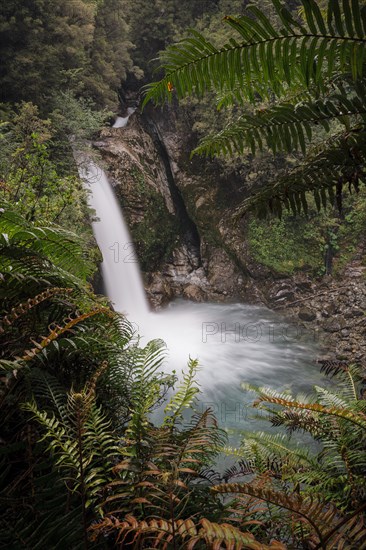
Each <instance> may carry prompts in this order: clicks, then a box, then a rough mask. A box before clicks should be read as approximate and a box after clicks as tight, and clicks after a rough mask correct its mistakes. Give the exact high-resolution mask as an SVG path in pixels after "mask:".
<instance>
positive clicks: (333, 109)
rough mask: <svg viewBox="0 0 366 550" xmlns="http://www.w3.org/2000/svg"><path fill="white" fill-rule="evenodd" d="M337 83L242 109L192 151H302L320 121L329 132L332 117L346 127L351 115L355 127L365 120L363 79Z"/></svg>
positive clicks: (310, 140)
mask: <svg viewBox="0 0 366 550" xmlns="http://www.w3.org/2000/svg"><path fill="white" fill-rule="evenodd" d="M338 86H339V87H338V89H336V90H335V91H332V93H331V94H327V95H326V96H325V97H324V98H321V99H315V100H311V101H307V102H302V103H298V104H292V103H281V104H280V105H275V106H273V107H270V108H268V109H260V110H257V111H255V112H254V113H253V114H251V113H244V114H242V115H241V116H240V117H239V119H238V121H236V122H234V123H232V124H230V125H229V126H228V127H227V128H225V129H223V130H222V131H220V132H219V133H217V134H214V135H211V136H207V137H204V138H203V139H202V140H201V142H200V144H199V146H198V147H196V149H194V150H193V153H192V154H205V155H209V156H216V155H220V154H223V155H232V154H234V153H236V154H239V155H242V154H243V153H244V152H245V151H246V150H248V149H249V150H250V151H251V152H252V153H253V154H255V153H256V151H257V149H259V150H260V151H262V150H263V147H266V148H267V149H270V150H272V152H273V153H274V154H276V153H277V152H280V151H286V152H288V153H292V152H294V151H301V152H302V153H303V154H306V151H307V146H308V144H309V143H311V142H312V140H313V127H314V126H317V127H318V126H319V125H321V126H323V128H324V130H325V131H326V132H329V130H330V123H331V122H332V121H334V120H339V121H340V122H343V123H344V124H345V125H347V127H348V125H349V124H350V120H349V119H350V118H352V117H353V118H355V117H356V119H355V122H356V124H357V125H358V127H359V128H360V126H361V124H362V125H365V123H366V103H365V95H366V87H365V82H364V81H363V80H361V79H360V80H359V81H358V82H357V86H356V87H355V86H353V88H352V86H351V88H350V89H349V90H347V91H346V90H345V88H344V84H343V83H341V84H339V85H338ZM352 92H353V93H354V95H351V94H352Z"/></svg>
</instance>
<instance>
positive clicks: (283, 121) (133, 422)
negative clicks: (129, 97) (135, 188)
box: [0, 0, 366, 550]
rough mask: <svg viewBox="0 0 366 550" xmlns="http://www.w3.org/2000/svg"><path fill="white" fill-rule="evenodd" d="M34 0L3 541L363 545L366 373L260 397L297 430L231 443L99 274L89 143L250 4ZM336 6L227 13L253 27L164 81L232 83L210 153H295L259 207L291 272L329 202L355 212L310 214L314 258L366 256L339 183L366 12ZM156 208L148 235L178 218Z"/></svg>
mask: <svg viewBox="0 0 366 550" xmlns="http://www.w3.org/2000/svg"><path fill="white" fill-rule="evenodd" d="M22 4H23V5H21V3H19V2H16V1H15V0H11V1H9V2H8V3H7V4H3V5H2V6H1V8H0V40H1V42H0V48H1V56H2V66H1V69H0V88H1V94H2V95H1V101H2V102H3V104H2V105H1V122H2V124H1V126H0V139H1V145H2V148H1V153H0V176H1V177H0V196H1V202H0V206H1V208H0V282H1V286H0V303H1V306H0V308H1V311H0V316H1V317H0V414H1V436H0V464H1V474H0V508H1V514H0V517H1V519H0V546H4V547H5V548H7V549H9V550H18V549H20V548H25V549H29V550H36V549H39V550H44V549H45V548H55V549H59V550H63V549H65V548H70V549H73V550H74V549H75V550H77V549H79V548H84V549H86V548H121V549H122V548H126V547H127V548H136V549H140V548H146V549H147V548H161V549H162V550H177V549H178V548H187V549H194V548H195V549H197V550H198V549H203V548H209V549H212V550H215V549H219V548H220V549H221V548H223V549H224V548H226V549H227V550H232V549H235V550H240V549H245V548H247V549H254V550H257V549H258V550H259V549H264V550H265V549H267V548H268V549H273V550H276V549H277V550H283V549H285V548H289V549H302V548H306V549H323V550H328V549H329V550H330V549H333V548H334V549H335V548H338V549H346V548H348V549H350V550H351V549H353V548H366V526H365V510H366V500H365V489H366V487H365V479H366V478H365V475H366V445H365V442H366V405H365V403H366V402H365V399H364V397H365V395H364V380H365V379H364V372H363V370H362V368H361V367H359V366H355V365H348V364H344V363H342V364H339V363H338V364H332V363H326V364H325V365H324V370H325V372H326V374H327V375H328V381H327V382H325V384H324V387H317V388H315V391H314V394H313V395H311V396H306V397H304V396H297V397H294V396H292V395H290V394H289V393H278V392H275V391H273V390H271V389H268V388H248V387H245V389H246V390H248V389H249V390H251V391H255V392H256V394H257V398H256V401H255V403H254V406H255V408H257V409H258V408H260V409H262V412H263V410H264V411H265V414H266V417H267V418H268V420H269V422H270V423H271V424H272V426H273V427H275V428H276V429H277V430H278V429H282V431H280V432H278V431H277V433H276V434H275V435H270V434H268V433H266V434H264V433H256V434H246V435H245V436H244V438H243V441H242V443H241V445H240V447H239V448H238V449H228V448H226V447H225V444H226V437H225V433H224V432H223V431H222V430H220V428H219V427H218V425H217V422H216V419H215V418H214V415H213V414H212V411H210V410H205V411H200V412H198V411H197V410H196V408H197V407H196V398H197V396H198V393H199V390H198V386H197V384H196V382H195V375H196V372H197V369H198V365H197V362H196V361H192V360H190V361H189V363H188V367H187V369H186V371H185V372H184V373H183V375H182V379H181V382H180V384H179V385H178V386H177V387H176V388H175V389H174V390H173V389H172V388H173V387H174V386H175V385H176V384H177V380H176V377H175V376H174V375H173V376H171V375H166V374H164V372H163V364H164V359H165V346H164V343H163V342H162V341H160V340H156V341H152V342H149V343H148V344H147V345H146V346H145V347H144V348H142V347H141V346H140V345H139V341H138V337H137V335H135V334H134V333H133V330H132V327H131V325H130V324H129V322H128V320H126V319H125V318H124V317H123V316H122V315H120V314H118V313H116V312H114V311H113V310H112V309H111V308H110V306H109V304H108V302H107V299H106V298H104V297H102V296H97V295H96V294H95V293H94V292H93V289H92V286H91V283H90V281H91V279H92V277H93V274H94V271H95V262H94V259H93V255H94V254H95V251H93V250H91V249H90V243H91V237H90V230H89V229H85V228H86V227H88V214H89V213H88V210H87V207H86V204H85V196H84V194H83V191H82V188H81V186H80V183H79V179H78V178H77V174H76V168H75V165H74V164H73V163H72V162H71V147H70V142H72V143H76V144H78V143H79V142H80V140H83V139H85V138H88V137H90V136H92V135H93V134H94V133H95V132H96V131H97V129H98V128H99V126H100V124H101V123H102V122H103V120H105V118H106V117H107V116H108V115H107V113H106V111H103V109H102V108H104V107H106V106H110V105H114V104H115V101H116V99H115V98H116V94H117V92H118V91H119V89H120V85H121V82H122V81H124V80H125V79H128V78H131V79H132V77H134V78H142V77H143V75H145V78H146V77H148V76H149V75H150V74H151V68H150V67H151V66H150V64H149V63H148V62H147V60H148V59H149V58H150V57H154V56H155V55H156V53H157V50H159V49H161V48H164V47H165V46H166V45H167V44H168V43H170V42H172V41H173V39H174V38H176V37H179V38H180V36H181V34H182V32H183V31H182V28H183V27H185V26H187V25H188V24H191V23H192V21H193V22H194V21H198V25H199V26H201V28H202V27H204V26H205V24H206V23H207V25H208V27H209V28H210V29H211V30H212V31H215V32H216V29H217V28H218V25H217V21H218V19H219V18H220V17H221V15H222V12H223V10H224V9H225V10H226V9H232V10H233V11H234V12H238V13H240V12H241V11H242V7H243V6H242V4H243V3H242V2H240V1H235V2H232V3H230V2H227V1H226V0H221V1H215V2H203V1H202V2H194V1H193V0H181V1H180V2H176V1H174V2H171V3H168V4H167V3H164V2H162V1H161V0H155V1H154V2H151V3H149V2H140V1H137V2H134V3H133V4H132V2H127V1H126V0H100V1H94V0H66V1H63V2H61V3H57V2H55V1H53V0H51V1H49V2H43V1H41V0H35V1H33V2H25V3H24V2H23V3H22ZM289 4H290V3H289ZM294 4H295V3H294ZM291 6H292V4H291ZM321 8H322V9H319V7H318V4H317V3H316V2H314V1H313V0H303V2H302V10H301V11H300V13H298V12H297V11H296V10H292V9H291V10H289V9H287V8H286V7H285V6H284V5H283V4H281V3H280V1H279V0H273V2H272V4H270V5H266V6H265V10H264V11H262V10H259V9H258V8H257V7H252V8H251V11H250V12H249V13H250V15H249V16H247V15H242V16H241V17H236V16H235V17H234V16H227V17H226V18H225V19H226V21H227V22H228V23H229V28H228V31H229V35H230V34H231V32H232V31H235V32H236V33H237V34H236V35H235V36H236V37H234V36H228V37H227V39H226V40H227V42H226V43H225V45H224V46H222V47H221V46H217V45H216V43H215V44H213V43H211V42H209V41H208V40H207V39H206V38H204V36H202V35H201V34H198V33H197V32H193V33H192V34H191V35H190V37H189V38H186V39H185V40H184V41H183V42H180V43H179V44H178V45H175V46H172V47H171V48H170V49H168V50H167V52H166V53H165V54H163V61H164V65H165V70H166V71H167V74H166V76H165V77H164V78H163V79H162V80H161V81H160V82H159V83H157V84H153V85H150V86H149V87H148V90H149V93H148V98H150V97H153V98H155V99H157V100H160V99H164V98H166V97H168V98H171V97H173V95H178V96H179V97H183V96H185V95H187V93H188V94H191V93H193V92H195V93H197V95H198V96H200V95H201V94H202V93H203V92H204V91H205V90H206V89H210V90H211V92H212V89H213V90H214V92H215V94H216V95H217V99H218V102H219V104H220V106H230V107H231V109H232V111H231V115H230V116H231V119H232V123H231V125H230V126H229V127H228V128H226V129H224V130H222V131H219V133H218V134H216V135H215V136H212V137H210V138H207V139H204V140H203V141H202V142H201V145H200V146H199V148H198V152H202V151H203V152H208V153H209V154H217V153H220V152H224V153H226V152H231V151H232V150H237V151H238V152H239V153H240V154H242V153H243V152H244V151H245V150H246V149H247V148H248V146H249V149H251V150H252V153H255V152H256V151H257V149H259V150H260V149H262V148H263V149H265V148H266V149H270V150H272V151H273V152H274V153H276V152H278V151H282V150H284V151H287V152H291V153H292V152H293V151H296V155H295V158H296V162H298V165H297V166H296V167H295V168H294V169H293V170H292V172H291V173H288V174H286V175H285V176H284V178H283V179H279V180H278V181H277V182H276V183H275V184H274V185H272V184H271V185H269V186H268V187H266V188H264V189H263V190H261V191H260V193H259V194H258V195H257V196H256V197H254V199H253V198H252V199H250V201H249V203H250V204H255V205H256V206H257V207H258V208H259V209H262V207H264V209H265V210H266V209H267V205H268V200H269V206H270V209H271V210H272V211H274V212H275V213H277V214H281V211H282V206H281V205H282V203H283V204H284V205H285V206H287V209H288V212H287V213H286V214H285V215H284V216H283V218H282V220H277V221H273V222H271V223H272V226H271V227H272V230H273V233H274V234H275V235H276V239H275V242H276V246H277V247H278V249H280V248H282V253H283V257H282V258H281V257H280V256H279V255H278V261H279V262H280V261H282V263H281V265H279V266H277V267H278V270H280V271H281V270H282V271H283V270H286V268H287V269H288V271H291V269H292V268H293V267H296V265H295V266H293V264H291V262H294V261H295V262H296V261H297V262H298V263H301V261H302V260H303V258H302V256H303V253H302V252H303V250H302V249H301V247H300V244H301V243H299V240H296V239H298V237H299V236H298V233H296V234H295V235H294V237H293V240H292V241H291V240H289V239H288V231H289V228H291V227H293V225H294V224H299V222H298V221H297V220H294V215H295V214H299V212H303V211H305V213H307V214H308V215H310V216H312V215H313V214H314V215H315V212H316V210H318V209H320V207H322V206H324V205H325V204H326V203H327V202H329V200H328V199H330V200H331V202H332V204H333V203H335V204H338V206H339V208H340V209H342V208H343V215H344V218H345V220H344V221H345V223H343V220H342V223H341V221H340V220H341V218H339V217H334V216H333V217H327V215H326V214H322V216H321V217H320V218H319V220H320V221H318V223H317V225H313V226H311V227H310V226H309V225H307V226H305V219H304V218H302V221H301V224H303V225H302V227H303V232H304V235H303V236H304V238H308V239H309V240H310V241H311V242H312V243H314V255H316V254H315V253H316V252H317V250H315V248H316V246H319V248H320V249H319V254H322V253H323V252H324V250H325V249H326V247H327V246H333V247H335V246H337V244H339V243H340V242H341V241H342V239H343V241H342V242H345V243H347V245H348V246H352V245H354V241H353V240H352V239H353V238H357V236H358V235H360V234H361V233H362V231H363V229H364V221H365V218H364V216H365V212H364V201H365V199H364V195H362V196H361V198H360V199H359V200H358V202H357V201H355V202H354V203H353V204H352V203H351V200H350V199H347V201H346V202H344V201H341V199H342V194H341V193H342V190H343V187H344V185H345V184H346V183H348V184H349V186H350V188H354V189H355V190H356V191H358V188H359V182H361V181H362V178H363V160H364V153H365V147H364V141H365V132H364V124H365V109H364V101H365V94H364V89H365V82H364V76H363V74H364V67H363V61H364V57H363V56H364V45H365V29H366V24H365V21H366V19H365V14H366V12H365V8H363V7H362V6H360V5H359V2H358V1H357V0H352V1H350V2H349V1H348V0H344V2H342V5H341V4H340V2H338V1H336V0H329V5H328V10H327V11H324V9H323V4H321ZM209 16H210V18H209ZM211 16H212V17H211ZM212 34H213V36H212V38H213V39H214V40H216V39H220V37H221V35H220V33H219V32H218V34H217V36H214V34H215V33H214V32H213V33H212ZM133 47H136V51H135V52H134V51H133ZM97 107H98V108H99V110H98V109H97ZM239 109H240V112H241V118H240V119H239V121H235V120H234V119H235V117H236V115H237V113H238V112H239ZM216 122H217V120H216ZM319 127H320V128H321V130H320V131H319ZM314 174H315V175H314ZM140 183H141V182H140ZM334 186H335V194H334V189H333V188H334ZM308 190H310V191H312V193H313V199H312V201H310V200H309V198H308V197H307V196H306V194H305V192H306V191H308ZM333 195H334V196H333ZM150 199H151V204H152V209H153V211H152V212H151V213H149V214H148V215H147V216H146V220H145V223H146V226H145V227H148V226H149V224H151V225H154V226H155V225H156V218H157V217H159V215H160V211H159V204H160V203H159V202H158V200H157V199H156V197H155V196H151V197H150ZM247 206H248V205H247V204H246V205H245V207H247ZM240 211H241V209H240ZM56 222H57V224H56ZM261 223H262V222H259V221H253V222H251V225H250V239H251V244H252V246H253V245H255V248H256V253H257V254H258V255H261V254H262V256H263V257H262V259H261V261H263V263H265V262H266V261H267V260H268V257H269V252H268V249H269V248H271V247H273V240H272V241H271V242H270V243H269V244H268V242H266V239H265V233H264V227H268V226H263V225H261ZM347 224H348V225H347ZM70 226H71V227H72V229H73V230H74V231H75V232H77V235H76V234H75V233H73V232H71V231H69V230H68V229H66V227H68V228H69V227H70ZM145 227H144V226H142V227H141V229H140V232H141V233H140V241H141V242H140V243H138V244H139V245H140V246H141V248H142V249H143V250H144V252H145V254H146V256H147V261H149V262H151V263H153V261H154V258H155V259H156V256H157V253H159V254H160V253H161V250H160V249H161V243H164V245H165V244H166V243H171V242H173V240H174V231H175V227H174V223H173V221H172V223H171V224H167V227H166V228H165V230H164V232H163V231H162V232H161V234H160V235H159V239H160V240H159V242H148V241H147V239H146V235H145V233H144V231H145ZM348 228H350V229H348ZM83 233H85V234H86V235H83ZM285 235H286V239H287V248H286V246H283V240H284V236H285ZM156 245H158V248H159V250H158V251H156V250H154V246H156ZM289 247H291V248H292V250H291V253H292V256H291V254H290V253H289V251H288V248H289ZM272 251H273V250H272ZM287 253H288V254H289V255H286V254H287ZM150 255H151V256H150ZM294 255H295V256H296V257H295V260H294ZM308 260H309V258H307V261H308ZM268 261H269V262H271V261H272V262H273V259H272V258H270V259H269V260H268ZM317 261H318V260H317V258H314V265H313V266H312V267H313V268H314V270H316V269H318V267H319V266H318V264H317ZM289 262H290V263H289ZM329 378H330V381H329ZM168 391H169V394H170V399H169V400H167V399H165V398H166V394H167V392H168ZM164 402H165V408H164V411H163V412H162V413H161V415H160V416H162V420H161V421H160V422H155V423H153V422H152V418H153V413H154V411H155V410H156V409H157V408H160V411H161V409H162V407H163V403H164ZM297 433H300V434H301V436H303V434H304V433H305V434H307V437H308V439H307V440H306V444H304V443H303V441H304V439H303V437H300V438H299V440H298V442H296V440H295V437H296V434H297ZM220 452H227V453H228V454H231V455H233V456H234V457H236V463H235V464H234V465H233V466H232V467H230V468H229V469H228V470H227V471H225V472H216V471H215V460H216V457H217V455H218V453H220Z"/></svg>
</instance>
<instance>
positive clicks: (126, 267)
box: [79, 156, 149, 321]
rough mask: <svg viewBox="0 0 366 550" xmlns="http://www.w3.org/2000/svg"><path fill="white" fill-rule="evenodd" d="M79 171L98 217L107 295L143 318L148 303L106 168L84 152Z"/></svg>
mask: <svg viewBox="0 0 366 550" xmlns="http://www.w3.org/2000/svg"><path fill="white" fill-rule="evenodd" d="M79 172H80V175H81V177H82V179H83V180H84V182H85V184H86V186H87V188H88V189H89V190H90V193H89V194H88V195H89V196H88V203H89V206H90V207H91V208H93V210H95V212H96V214H97V216H98V220H97V221H93V223H92V225H93V232H94V235H95V238H96V241H97V243H98V246H99V248H100V250H101V253H102V255H103V263H102V274H103V281H104V284H105V288H106V293H107V296H108V297H109V298H110V300H111V301H112V303H113V305H114V307H115V309H116V310H117V311H121V312H123V313H126V314H127V315H128V316H129V319H131V320H132V321H133V320H134V318H135V316H137V317H138V318H144V317H145V316H146V315H147V314H148V312H149V307H148V303H147V299H146V296H145V290H144V287H143V284H142V278H141V274H140V270H139V266H138V261H137V257H136V253H135V250H134V247H133V243H132V239H131V237H130V234H129V231H128V228H127V225H126V222H125V221H124V219H123V215H122V212H121V209H120V207H119V205H118V201H117V198H116V196H115V194H114V192H113V190H112V186H111V184H110V182H109V181H108V178H107V176H106V174H105V172H104V171H103V170H102V169H101V168H100V167H99V166H97V165H96V164H95V163H94V162H93V161H92V160H91V159H90V158H88V157H86V156H83V162H82V163H79Z"/></svg>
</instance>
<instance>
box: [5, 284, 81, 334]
mask: <svg viewBox="0 0 366 550" xmlns="http://www.w3.org/2000/svg"><path fill="white" fill-rule="evenodd" d="M71 292H72V289H71V288H57V287H56V288H49V289H47V290H45V291H44V292H41V293H40V294H38V295H37V296H34V298H28V300H27V301H26V302H23V303H21V304H18V305H17V306H15V307H13V308H12V309H11V311H10V313H8V314H7V315H5V316H4V317H3V318H2V319H1V325H0V334H1V333H3V332H4V328H3V325H6V326H11V325H12V324H13V323H14V322H15V321H16V320H17V319H19V317H21V316H22V315H24V314H26V313H27V312H28V311H29V310H30V309H32V308H34V307H35V306H37V305H38V304H40V303H42V302H43V301H45V300H48V299H49V298H52V297H53V296H55V295H63V294H70V293H71Z"/></svg>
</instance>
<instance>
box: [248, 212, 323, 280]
mask: <svg viewBox="0 0 366 550" xmlns="http://www.w3.org/2000/svg"><path fill="white" fill-rule="evenodd" d="M324 244H325V240H324V237H323V236H322V235H321V231H320V230H319V227H318V226H317V224H309V223H308V222H307V220H305V219H304V218H296V219H295V218H293V217H291V216H285V217H284V218H282V219H281V220H279V219H272V220H270V221H261V220H252V221H251V222H250V223H249V246H250V252H251V254H252V256H253V258H254V259H255V260H257V261H258V262H259V263H261V264H263V265H265V266H267V267H269V268H270V269H272V270H274V271H276V272H279V273H284V274H288V275H290V274H292V273H293V272H294V271H295V270H310V271H312V272H317V271H319V270H320V269H321V267H322V266H323V263H324Z"/></svg>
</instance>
